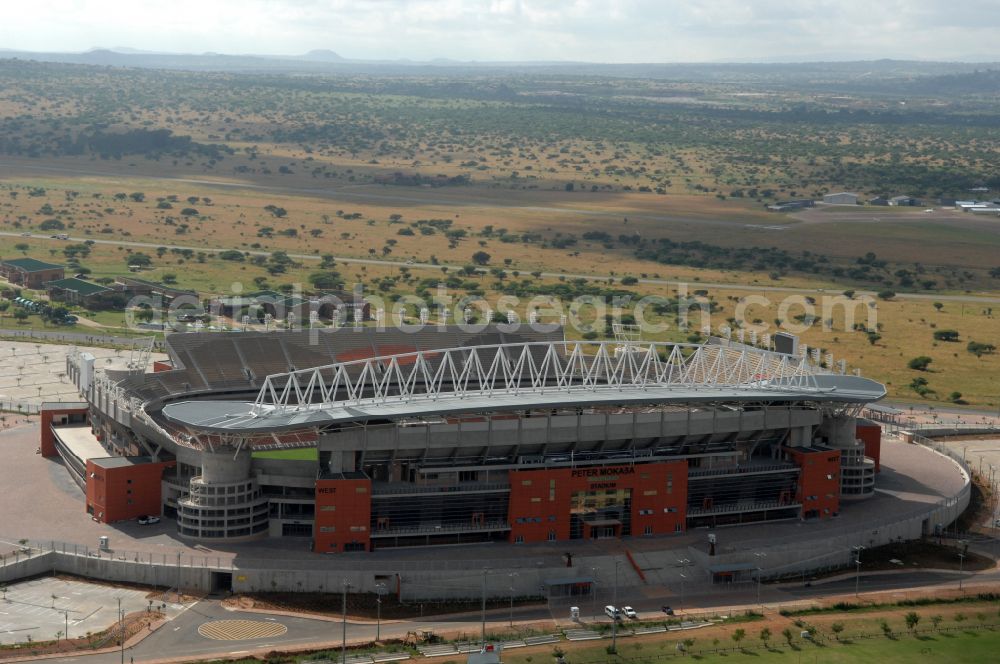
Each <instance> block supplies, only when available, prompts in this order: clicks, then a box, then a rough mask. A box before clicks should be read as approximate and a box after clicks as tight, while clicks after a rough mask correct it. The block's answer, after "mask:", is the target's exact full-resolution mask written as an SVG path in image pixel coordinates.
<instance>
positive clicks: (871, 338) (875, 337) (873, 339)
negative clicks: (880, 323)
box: [867, 332, 882, 346]
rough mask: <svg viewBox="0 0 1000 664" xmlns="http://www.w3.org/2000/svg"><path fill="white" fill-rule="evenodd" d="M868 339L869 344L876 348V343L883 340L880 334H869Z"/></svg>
mask: <svg viewBox="0 0 1000 664" xmlns="http://www.w3.org/2000/svg"><path fill="white" fill-rule="evenodd" d="M867 337H868V343H870V344H871V345H872V346H874V345H875V342H877V341H878V340H879V339H881V338H882V335H881V334H879V333H878V332H868V334H867Z"/></svg>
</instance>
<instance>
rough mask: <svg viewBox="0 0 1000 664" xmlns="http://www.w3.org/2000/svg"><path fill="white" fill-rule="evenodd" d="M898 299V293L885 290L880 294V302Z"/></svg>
mask: <svg viewBox="0 0 1000 664" xmlns="http://www.w3.org/2000/svg"><path fill="white" fill-rule="evenodd" d="M894 297H896V291H893V290H888V289H887V290H883V291H879V292H878V298H879V299H880V300H891V299H892V298H894Z"/></svg>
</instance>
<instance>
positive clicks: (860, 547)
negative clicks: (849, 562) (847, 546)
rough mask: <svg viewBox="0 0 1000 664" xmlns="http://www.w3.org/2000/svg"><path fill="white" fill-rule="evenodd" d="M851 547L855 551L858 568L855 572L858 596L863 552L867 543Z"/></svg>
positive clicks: (855, 588) (855, 561)
mask: <svg viewBox="0 0 1000 664" xmlns="http://www.w3.org/2000/svg"><path fill="white" fill-rule="evenodd" d="M851 549H852V550H853V551H854V564H855V566H856V570H857V571H856V572H855V573H854V596H855V597H857V596H858V589H859V586H860V584H861V552H862V551H864V550H865V545H864V544H858V545H857V546H852V547H851Z"/></svg>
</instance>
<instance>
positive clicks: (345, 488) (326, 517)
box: [313, 479, 372, 553]
mask: <svg viewBox="0 0 1000 664" xmlns="http://www.w3.org/2000/svg"><path fill="white" fill-rule="evenodd" d="M371 493H372V482H371V480H370V479H321V480H316V522H315V530H314V532H313V535H314V544H313V551H316V552H317V553H340V552H343V551H369V550H370V549H371V532H370V531H369V524H370V522H371V517H372V503H371Z"/></svg>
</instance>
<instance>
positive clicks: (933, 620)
mask: <svg viewBox="0 0 1000 664" xmlns="http://www.w3.org/2000/svg"><path fill="white" fill-rule="evenodd" d="M942 620H944V618H942V617H941V616H940V615H938V614H936V613H935V614H934V615H933V616H931V624H932V625H934V629H937V628H938V625H940V624H941V621H942Z"/></svg>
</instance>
